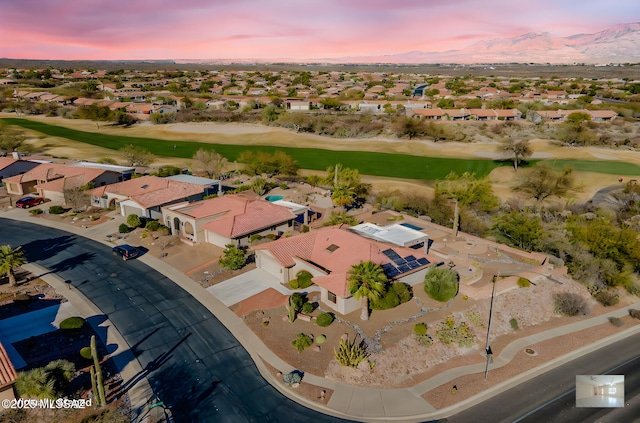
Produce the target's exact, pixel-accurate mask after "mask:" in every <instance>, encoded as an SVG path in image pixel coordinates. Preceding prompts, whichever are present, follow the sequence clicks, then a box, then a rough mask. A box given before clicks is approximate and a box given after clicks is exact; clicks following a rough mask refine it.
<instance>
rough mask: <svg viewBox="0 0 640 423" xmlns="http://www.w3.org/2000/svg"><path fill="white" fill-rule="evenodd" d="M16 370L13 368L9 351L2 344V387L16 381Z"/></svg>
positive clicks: (0, 380) (0, 377)
mask: <svg viewBox="0 0 640 423" xmlns="http://www.w3.org/2000/svg"><path fill="white" fill-rule="evenodd" d="M16 377H17V375H16V369H14V368H13V364H11V360H10V359H9V355H8V354H7V351H6V350H5V349H4V346H3V345H2V343H0V387H4V386H6V385H8V384H10V383H13V382H15V380H16Z"/></svg>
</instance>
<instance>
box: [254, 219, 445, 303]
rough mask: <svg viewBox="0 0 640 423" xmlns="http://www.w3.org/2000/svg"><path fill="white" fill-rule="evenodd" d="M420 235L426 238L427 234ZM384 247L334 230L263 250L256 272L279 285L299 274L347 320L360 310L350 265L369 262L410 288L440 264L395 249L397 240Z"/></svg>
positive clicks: (418, 250) (419, 254) (408, 249)
mask: <svg viewBox="0 0 640 423" xmlns="http://www.w3.org/2000/svg"><path fill="white" fill-rule="evenodd" d="M407 229H408V228H407ZM414 232H418V231H414ZM418 233H420V234H421V236H423V237H425V238H426V236H425V234H423V233H421V232H418ZM388 241H389V240H387V241H381V240H379V239H374V238H373V237H365V236H362V235H361V234H359V233H358V232H357V231H352V230H350V228H347V227H338V226H332V227H327V228H322V229H318V230H315V231H311V232H308V233H305V234H300V235H297V236H294V237H290V238H281V239H279V240H277V241H273V242H270V243H266V244H261V245H259V246H257V247H255V248H254V251H255V253H256V266H257V267H258V268H259V269H263V270H265V271H267V272H268V273H270V274H272V275H273V276H275V277H276V278H277V280H278V281H279V283H283V284H285V283H288V282H289V281H290V280H291V279H295V277H296V273H298V272H299V271H300V270H307V271H308V272H310V273H311V274H312V275H313V279H312V281H313V283H315V284H316V285H317V286H319V287H320V293H321V296H320V301H321V302H322V303H323V304H324V305H326V306H328V307H329V308H331V309H332V310H334V311H336V312H337V313H340V314H343V315H345V314H349V313H351V312H353V311H355V310H359V309H360V307H361V303H360V301H359V300H356V299H355V298H354V297H353V296H351V294H350V293H349V289H348V287H349V282H348V272H349V270H350V269H351V267H352V266H353V265H356V264H358V263H360V262H363V261H372V262H374V263H377V264H379V265H381V266H382V268H383V269H384V272H385V274H386V275H387V278H388V279H389V280H390V281H393V282H395V281H399V282H403V283H406V284H409V285H411V286H413V285H417V284H419V283H422V282H423V281H424V275H425V273H426V272H427V270H428V268H429V267H430V266H434V265H441V264H443V262H442V260H441V259H440V258H439V257H435V256H432V255H429V254H427V253H426V252H425V251H424V248H411V247H407V246H402V245H398V243H399V242H401V241H399V240H398V241H397V242H395V243H394V242H388ZM414 241H415V240H414ZM414 241H411V242H414ZM422 242H423V243H424V239H423V240H422ZM414 245H419V243H417V244H414Z"/></svg>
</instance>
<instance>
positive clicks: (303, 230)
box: [302, 225, 309, 234]
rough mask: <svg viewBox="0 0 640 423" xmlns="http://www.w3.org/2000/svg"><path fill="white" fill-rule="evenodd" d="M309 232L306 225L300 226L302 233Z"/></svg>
mask: <svg viewBox="0 0 640 423" xmlns="http://www.w3.org/2000/svg"><path fill="white" fill-rule="evenodd" d="M307 232H309V227H308V226H307V225H302V233H303V234H304V233H307Z"/></svg>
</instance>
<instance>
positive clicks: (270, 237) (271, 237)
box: [264, 234, 278, 241]
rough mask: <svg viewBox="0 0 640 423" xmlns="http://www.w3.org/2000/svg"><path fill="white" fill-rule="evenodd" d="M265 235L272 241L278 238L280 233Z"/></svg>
mask: <svg viewBox="0 0 640 423" xmlns="http://www.w3.org/2000/svg"><path fill="white" fill-rule="evenodd" d="M264 237H265V238H267V239H270V240H272V241H274V240H276V239H278V235H276V234H266V235H265V236H264Z"/></svg>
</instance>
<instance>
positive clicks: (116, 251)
mask: <svg viewBox="0 0 640 423" xmlns="http://www.w3.org/2000/svg"><path fill="white" fill-rule="evenodd" d="M111 251H113V255H114V256H120V257H122V260H124V261H127V260H129V259H132V258H136V257H138V256H139V255H140V250H138V249H137V248H136V247H132V246H131V245H129V244H122V245H117V246H115V247H113V248H112V249H111Z"/></svg>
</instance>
